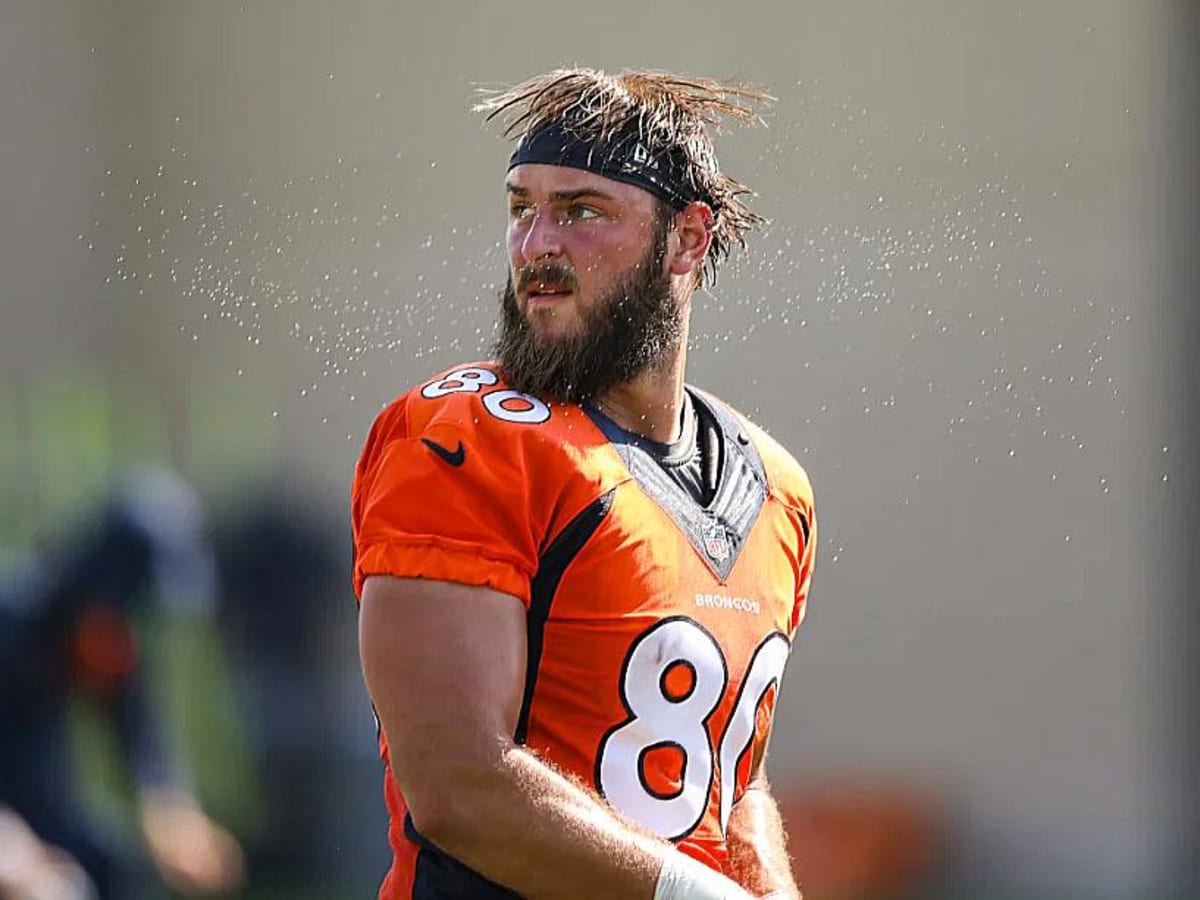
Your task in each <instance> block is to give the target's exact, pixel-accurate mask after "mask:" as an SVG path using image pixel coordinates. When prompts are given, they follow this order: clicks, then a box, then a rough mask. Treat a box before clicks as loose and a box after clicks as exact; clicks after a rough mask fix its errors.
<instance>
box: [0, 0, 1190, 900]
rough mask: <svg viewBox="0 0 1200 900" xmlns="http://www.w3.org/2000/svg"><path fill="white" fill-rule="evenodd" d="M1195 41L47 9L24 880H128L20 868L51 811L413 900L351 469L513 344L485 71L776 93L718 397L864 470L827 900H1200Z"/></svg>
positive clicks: (794, 784) (806, 720)
mask: <svg viewBox="0 0 1200 900" xmlns="http://www.w3.org/2000/svg"><path fill="white" fill-rule="evenodd" d="M1196 20H1197V12H1196V10H1195V8H1194V6H1193V5H1192V4H1190V3H1184V2H1179V3H1167V2H1157V3H1140V2H1133V0H1064V2H1060V3H1054V4H1044V3H1035V2H1010V3H1004V4H960V3H955V2H951V0H922V2H917V3H907V4H892V3H884V2H861V3H858V2H856V3H836V2H820V3H804V4H792V3H786V2H764V3H759V4H728V3H718V2H712V0H697V2H693V3H689V4H677V3H660V4H646V3H634V2H626V0H612V2H608V3H605V4H599V5H597V4H581V3H573V2H571V3H564V4H559V5H555V6H550V5H546V4H540V3H531V2H526V0H512V2H508V3H504V4H489V3H482V2H471V3H467V2H464V3H450V4H444V5H438V4H405V3H378V2H346V3H340V4H336V5H333V4H323V3H316V2H310V0H293V2H286V3H285V2H282V0H277V2H245V3H239V2H233V0H222V2H212V3H194V2H192V3H189V2H182V0H154V2H151V0H120V2H118V0H5V2H3V3H0V117H2V118H0V121H2V122H3V124H2V125H0V272H2V273H3V279H2V281H0V675H2V676H3V679H4V680H3V682H2V683H0V896H5V894H4V891H5V890H7V891H8V892H9V895H10V896H14V897H17V896H19V897H26V896H29V897H32V896H39V897H60V898H71V897H84V896H88V894H87V892H86V889H85V888H84V887H83V886H82V885H83V881H82V880H81V879H80V878H79V877H78V871H77V870H76V869H74V868H72V865H71V864H70V862H69V860H65V859H58V858H55V859H54V860H51V861H50V862H53V863H54V864H53V865H50V864H49V863H47V865H46V866H44V867H43V868H51V869H54V870H55V872H56V873H57V874H56V876H55V877H56V878H57V879H58V880H57V881H56V882H54V884H56V885H57V887H54V888H52V889H49V890H48V892H47V890H43V893H41V894H34V893H31V892H30V891H31V889H28V888H26V889H24V890H26V893H24V894H22V893H20V892H19V891H20V890H22V888H18V887H16V886H15V885H17V884H18V883H19V878H20V876H19V872H20V871H21V866H22V865H24V866H25V869H24V871H29V870H30V864H29V862H28V860H29V859H30V858H32V857H30V856H29V855H28V853H26V856H24V857H21V852H24V851H27V850H28V848H30V847H37V845H36V844H35V843H33V842H32V841H31V840H30V834H31V833H33V832H38V833H41V834H42V836H43V838H46V835H53V836H54V841H53V843H57V844H58V845H59V846H67V845H70V846H73V847H78V848H80V849H78V850H77V852H76V854H75V855H76V856H78V857H80V859H81V861H82V859H83V857H84V856H86V855H87V854H88V853H91V852H95V853H100V849H98V845H103V846H104V847H105V848H107V849H106V850H105V853H106V854H107V856H106V857H105V858H107V859H119V860H122V861H123V862H122V863H121V872H123V873H124V874H120V875H119V876H118V875H114V876H113V877H114V881H113V884H114V885H116V886H115V887H113V888H112V891H113V896H117V897H164V896H171V895H173V894H180V895H182V894H187V893H203V892H205V891H208V892H217V893H220V892H225V893H232V895H235V896H242V897H246V898H275V897H280V898H282V897H289V898H291V897H300V898H309V897H311V898H317V897H320V898H341V897H365V896H372V895H373V894H372V891H373V890H374V888H375V886H376V885H377V883H378V881H379V879H380V878H381V877H382V874H383V872H384V870H385V868H386V865H387V860H388V854H387V847H386V838H385V822H384V814H383V804H382V798H381V793H380V782H381V778H382V772H381V769H380V766H379V764H378V761H377V758H376V749H375V726H374V722H373V720H372V716H371V710H370V706H369V703H368V701H367V699H366V695H365V692H364V690H363V688H362V685H361V679H360V677H359V672H358V660H357V648H356V643H355V611H354V602H353V596H352V594H351V592H350V587H349V562H350V556H349V552H350V551H349V535H348V502H347V494H348V489H349V482H350V477H351V473H352V470H353V466H354V463H355V461H356V458H357V454H358V452H359V449H360V447H361V443H362V441H363V439H364V437H365V435H366V430H367V428H368V427H369V425H370V422H371V420H372V418H373V416H374V414H375V413H376V412H377V411H378V410H379V409H380V407H381V406H382V405H383V404H385V403H387V402H388V401H390V400H391V399H392V398H393V397H395V396H396V395H398V394H399V393H401V392H402V391H403V390H405V389H406V388H407V387H409V386H410V385H412V384H413V383H414V382H418V381H420V380H422V379H425V378H427V377H429V376H431V375H432V374H434V373H436V372H437V371H439V370H440V369H443V368H446V367H449V366H451V365H453V364H455V363H458V362H462V361H466V360H473V359H478V358H480V357H482V356H484V355H485V354H486V348H487V345H488V342H489V340H490V337H491V333H492V331H491V328H492V321H493V318H494V316H493V311H494V303H495V295H496V290H497V289H498V288H499V287H500V286H501V284H502V282H503V278H504V257H503V254H502V252H501V246H500V243H499V242H500V240H501V237H502V232H503V227H504V218H505V207H504V198H503V195H502V191H501V189H500V186H501V178H502V172H503V167H504V163H505V161H506V159H507V155H508V153H509V148H508V146H507V145H506V144H505V143H504V142H502V141H501V140H500V139H498V138H497V137H495V136H494V135H492V134H490V133H488V132H486V131H484V130H482V129H481V126H480V122H479V121H478V117H477V116H475V115H473V114H472V113H471V112H470V111H469V107H470V104H471V103H472V102H473V96H474V91H475V89H476V88H477V87H479V86H486V85H496V84H500V83H509V82H513V81H516V80H519V79H521V78H524V77H526V76H528V75H531V74H533V73H535V72H539V71H543V70H546V69H548V68H552V67H554V66H558V65H568V64H582V65H589V66H593V67H598V68H605V69H609V70H617V69H620V68H623V67H628V66H636V67H649V68H664V69H670V70H676V71H681V72H687V73H694V74H702V75H712V76H720V77H735V78H741V79H745V80H749V81H752V82H755V83H758V84H761V85H764V86H766V87H767V88H768V89H770V90H771V91H772V93H773V94H774V95H775V96H776V97H777V98H778V102H777V103H776V104H775V105H774V108H773V109H772V110H771V111H770V112H769V113H768V114H767V116H766V118H767V127H765V128H761V129H757V130H753V131H746V132H741V133H738V134H732V135H728V136H726V137H725V138H723V139H722V140H721V141H720V142H719V145H718V147H719V150H720V151H721V158H722V163H723V165H724V167H725V168H726V169H727V170H728V171H729V172H731V173H732V174H733V175H735V176H736V177H739V178H741V179H742V180H744V181H746V182H748V183H749V184H750V185H751V186H753V187H754V188H755V189H756V190H757V191H758V193H759V195H760V197H759V200H758V202H757V208H758V209H759V210H760V211H762V212H763V213H764V214H766V215H767V216H768V217H769V218H770V219H771V220H772V224H771V226H770V227H769V229H768V230H767V231H766V233H765V234H764V235H762V236H761V237H760V239H759V240H758V241H756V242H755V243H754V245H753V246H752V252H751V254H750V255H749V256H747V257H745V258H744V259H740V260H738V261H736V263H734V264H732V265H730V266H728V267H726V269H725V270H724V271H723V273H722V275H721V277H720V279H719V281H718V284H717V286H716V288H715V289H714V290H713V291H712V292H711V294H709V295H705V296H701V297H699V298H698V304H697V306H698V308H697V312H696V321H695V323H694V327H693V331H694V347H693V352H692V356H691V366H692V368H691V371H690V378H691V380H692V381H694V382H696V383H698V384H700V385H702V386H704V387H706V388H709V389H711V390H713V391H714V392H716V393H718V394H719V395H721V396H723V397H724V398H725V399H727V400H729V401H730V402H732V403H733V404H734V405H735V406H737V407H739V408H741V409H742V410H743V411H745V412H746V413H748V414H750V415H751V416H752V417H754V418H755V419H756V420H757V421H758V422H759V423H760V424H762V425H763V426H764V427H766V428H767V429H768V430H769V431H771V432H772V433H773V434H774V435H775V436H776V437H778V438H779V439H781V440H782V441H783V442H784V443H785V444H786V445H788V446H789V447H790V448H791V449H792V450H793V451H794V452H795V453H796V454H797V456H799V457H800V458H801V459H802V461H803V462H804V464H805V465H806V467H807V469H808V471H809V474H810V476H811V477H812V480H813V482H814V485H815V488H816V493H817V502H818V508H819V510H820V515H821V522H822V545H821V547H820V554H819V561H818V569H817V575H816V580H815V584H814V588H813V594H812V597H811V601H810V612H809V617H808V620H807V622H806V624H805V626H804V629H803V631H802V633H801V636H800V637H799V639H798V642H797V647H796V652H795V654H794V656H793V661H792V663H791V665H790V668H789V670H788V677H787V683H786V686H785V689H784V692H783V695H782V699H781V703H780V707H779V715H778V720H777V721H778V726H777V729H776V734H775V738H774V741H773V747H772V758H771V765H772V780H773V783H774V785H775V788H776V793H777V794H778V795H779V796H780V798H781V802H782V804H783V806H784V810H785V813H786V815H787V818H788V821H789V825H790V828H791V833H792V851H793V855H794V856H795V860H796V868H797V872H798V875H799V878H800V880H801V882H802V883H803V884H805V885H806V886H807V890H806V896H807V897H809V898H810V900H828V898H841V897H847V898H849V897H913V898H942V897H971V898H985V900H987V898H1043V897H1044V898H1051V897H1053V898H1067V897H1070V898H1162V897H1193V896H1200V878H1198V877H1197V876H1198V874H1200V873H1198V871H1197V866H1196V859H1197V855H1198V854H1197V850H1198V849H1200V848H1198V843H1200V842H1198V833H1200V829H1198V828H1197V818H1196V812H1195V810H1196V806H1197V803H1196V801H1197V800H1200V789H1198V786H1200V785H1198V776H1197V772H1198V771H1200V766H1197V764H1196V758H1197V752H1200V740H1198V737H1200V729H1198V728H1197V724H1196V721H1197V717H1196V706H1197V701H1196V694H1195V692H1194V691H1193V689H1192V688H1193V685H1194V684H1195V683H1196V678H1197V676H1198V675H1200V672H1198V671H1197V666H1196V664H1195V662H1194V661H1193V659H1194V657H1195V656H1196V654H1197V650H1200V627H1198V618H1197V613H1196V611H1195V609H1194V607H1195V603H1194V598H1193V589H1194V587H1195V584H1196V579H1195V575H1196V567H1197V563H1196V562H1195V554H1194V552H1193V548H1192V544H1193V541H1194V535H1195V534H1196V527H1197V525H1198V524H1200V522H1198V521H1197V506H1196V502H1195V501H1196V481H1195V471H1194V469H1193V468H1192V466H1191V465H1190V464H1189V463H1188V460H1189V459H1194V458H1195V437H1196V426H1197V422H1196V399H1195V398H1196V393H1195V391H1194V387H1195V382H1196V371H1197V367H1196V365H1195V363H1194V361H1193V360H1192V353H1193V352H1194V347H1195V346H1196V345H1195V339H1196V337H1197V329H1196V327H1195V325H1196V312H1195V309H1194V303H1193V294H1194V291H1193V288H1192V285H1193V284H1194V281H1193V277H1194V276H1195V275H1196V274H1200V273H1196V271H1195V269H1196V257H1197V254H1196V249H1195V247H1196V244H1195V237H1196V230H1195V227H1194V226H1195V212H1194V209H1195V204H1194V200H1195V199H1196V197H1195V195H1196V168H1195V166H1196V154H1195V147H1196V134H1195V125H1194V121H1195V119H1194V116H1193V108H1192V107H1193V105H1194V102H1195V99H1196V97H1197V85H1196V68H1195V66H1194V62H1193V60H1192V57H1193V55H1194V53H1195V49H1196V42H1195V39H1196V37H1197V36H1198V35H1200V30H1198V29H1197V21H1196ZM39 817H40V818H42V819H44V820H45V821H40V819H39ZM30 820H38V821H30ZM64 823H66V824H65V825H64ZM68 826H69V827H68ZM31 829H32V832H31ZM56 829H58V830H56ZM64 829H65V830H64ZM170 835H183V836H184V837H182V838H172V837H170ZM46 839H47V840H49V838H46ZM5 851H7V853H6V852H5ZM30 852H33V851H30ZM42 852H44V848H42V849H38V850H37V851H36V853H42ZM36 853H35V856H36ZM6 859H7V863H6ZM21 859H24V860H25V862H24V863H22V862H21ZM41 859H42V860H43V862H46V860H47V858H46V857H44V856H43V857H41ZM14 860H15V861H14ZM6 865H7V866H8V869H7V871H8V875H5V866H6ZM13 873H18V874H13ZM5 879H7V882H6V880H5ZM164 885H171V886H172V887H171V888H167V887H165V886H164Z"/></svg>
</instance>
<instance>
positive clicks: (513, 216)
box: [507, 163, 713, 441]
mask: <svg viewBox="0 0 1200 900" xmlns="http://www.w3.org/2000/svg"><path fill="white" fill-rule="evenodd" d="M507 190H508V259H509V266H510V271H511V275H512V280H513V286H514V288H515V290H516V296H517V304H518V306H519V308H520V310H521V313H522V314H523V315H524V316H526V317H527V318H528V320H529V322H530V324H531V326H532V327H533V328H534V329H535V330H536V331H537V333H538V335H539V337H541V338H543V339H546V340H553V339H554V338H555V337H558V336H566V335H570V334H572V333H574V330H575V329H578V328H579V327H580V318H579V310H581V309H586V308H587V307H588V306H589V305H590V304H593V303H595V302H597V298H600V297H603V296H604V294H605V292H606V291H608V290H610V289H611V288H612V287H613V286H614V285H615V284H617V282H618V281H619V280H620V279H621V277H622V275H624V274H625V273H626V272H628V271H629V269H630V268H631V267H633V266H635V265H636V264H637V263H638V262H639V261H640V260H641V259H642V258H643V256H644V255H645V253H646V250H647V248H648V246H649V244H650V242H651V241H652V240H653V234H654V212H655V200H654V197H653V196H652V195H651V194H650V193H648V192H647V191H644V190H642V189H641V188H639V187H635V186H634V185H629V184H625V183H624V182H620V181H614V180H613V179H610V178H605V177H604V176H602V175H597V174H596V173H594V172H588V171H585V170H582V169H572V168H568V167H565V166H551V165H544V164H541V163H527V164H524V165H520V166H516V167H515V168H513V169H512V170H511V171H510V172H509V173H508V179H507ZM712 224H713V215H712V211H711V210H710V209H709V207H708V206H707V205H706V204H704V203H699V202H695V203H691V204H689V205H688V206H686V207H685V208H684V209H683V210H682V211H680V212H679V213H677V214H676V215H675V219H674V222H673V227H672V228H671V230H670V233H669V234H668V236H667V253H666V258H665V260H664V262H663V265H664V266H665V268H666V270H667V271H668V272H669V273H670V276H671V291H672V293H673V294H674V296H675V298H676V301H677V303H678V304H679V309H680V316H681V317H682V318H683V322H682V333H683V336H684V339H683V341H682V342H681V345H680V348H679V351H678V353H677V354H676V358H675V359H674V360H668V361H666V364H665V365H664V366H663V367H662V368H661V369H660V370H657V371H654V372H649V373H647V374H646V375H644V376H642V377H640V378H638V379H636V380H635V381H633V382H630V383H626V384H623V385H620V386H619V387H617V388H616V389H614V390H613V391H611V392H609V393H608V394H607V395H606V396H604V397H600V398H597V401H598V405H599V406H600V407H601V408H602V409H604V410H605V412H606V413H607V414H608V415H609V416H610V417H611V418H613V419H614V420H615V421H616V422H617V423H618V424H619V425H621V426H623V427H625V428H627V429H629V430H631V431H636V432H639V433H641V434H644V435H646V436H647V437H650V438H652V439H654V440H659V441H668V440H672V439H673V438H674V437H675V436H676V431H677V428H678V423H679V411H680V407H681V404H682V401H683V370H684V357H685V356H686V346H687V319H688V314H689V312H690V309H691V296H692V293H693V291H694V290H695V275H696V272H697V271H698V269H699V267H700V266H701V265H703V262H704V257H705V254H706V253H707V252H708V247H709V244H710V242H711V240H712ZM546 264H550V265H556V266H561V267H564V269H565V272H566V273H569V274H568V275H567V276H566V277H563V278H561V279H560V280H555V281H546V280H539V279H537V278H534V279H532V280H531V279H528V278H524V277H523V272H524V271H526V269H527V267H537V266H541V265H546Z"/></svg>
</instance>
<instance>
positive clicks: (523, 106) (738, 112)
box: [475, 68, 773, 285]
mask: <svg viewBox="0 0 1200 900" xmlns="http://www.w3.org/2000/svg"><path fill="white" fill-rule="evenodd" d="M482 93H483V94H484V95H485V99H483V100H482V101H481V102H479V103H478V104H477V105H476V107H475V109H476V111H477V112H482V113H484V114H485V115H486V117H487V121H488V122H492V121H493V120H496V119H499V120H500V121H501V122H502V123H503V130H502V134H503V135H504V137H507V138H514V139H525V138H527V137H529V136H530V135H536V134H537V133H538V132H540V131H542V130H543V129H545V128H546V127H547V126H552V125H557V124H560V123H564V122H566V123H569V127H570V130H571V131H572V132H573V133H574V134H575V135H577V136H578V137H580V138H581V139H583V140H590V141H593V142H595V143H597V144H602V143H606V142H611V140H612V139H613V135H626V134H634V135H636V136H637V140H638V141H639V142H640V143H641V144H643V145H644V146H645V147H646V149H647V150H648V151H649V152H650V153H651V154H654V155H656V156H657V155H662V156H667V155H670V156H672V157H674V158H677V159H679V160H680V161H681V176H682V178H683V181H684V182H685V184H686V186H687V187H688V188H689V191H690V193H691V194H693V195H694V196H696V197H700V198H703V200H704V201H705V202H707V203H708V205H709V206H710V207H711V208H712V211H713V216H714V221H713V231H712V243H711V245H710V246H709V249H708V255H707V257H706V258H705V261H704V266H703V269H702V271H700V272H698V273H697V275H698V277H697V284H703V283H705V282H707V283H708V284H709V285H711V284H713V283H714V282H715V280H716V276H717V267H718V265H719V264H720V262H721V261H722V260H724V259H726V258H727V257H728V256H729V254H730V251H731V250H732V248H733V246H734V244H737V245H738V246H739V247H741V248H742V250H743V251H744V250H745V249H746V235H747V234H749V233H750V232H751V231H753V230H755V229H757V228H759V227H761V226H762V225H763V224H765V221H766V220H765V219H763V217H762V216H760V215H759V214H758V213H756V212H754V211H752V210H751V209H750V208H749V207H747V206H746V204H745V203H743V202H742V199H741V198H742V197H744V196H746V195H751V194H752V193H753V192H752V191H751V190H750V188H748V187H747V186H746V185H744V184H742V183H741V182H740V181H737V180H735V179H733V178H731V177H730V176H728V175H726V174H725V173H724V172H722V171H721V169H720V166H719V165H718V164H717V155H716V150H715V149H714V147H713V142H712V136H711V134H710V131H720V130H721V127H722V124H723V123H724V121H726V120H732V121H734V122H738V123H743V124H753V123H761V121H762V120H761V118H760V117H759V115H758V113H757V112H756V111H755V110H756V107H760V106H763V105H765V104H766V103H768V102H770V101H771V100H772V99H773V98H772V97H770V96H769V95H767V94H766V93H764V92H763V91H762V90H760V89H759V88H756V87H754V86H752V85H747V84H740V83H734V82H720V81H715V80H712V79H707V78H690V77H685V76H679V75H672V74H669V73H666V72H649V71H631V70H626V71H623V72H621V73H619V74H616V75H608V74H605V73H604V72H602V71H598V70H594V69H582V68H574V69H555V70H554V71H552V72H547V73H546V74H544V75H538V76H536V77H534V78H530V79H528V80H527V81H523V82H521V83H520V84H517V85H514V86H512V87H509V88H503V89H496V90H486V89H485V90H484V91H483V92H482Z"/></svg>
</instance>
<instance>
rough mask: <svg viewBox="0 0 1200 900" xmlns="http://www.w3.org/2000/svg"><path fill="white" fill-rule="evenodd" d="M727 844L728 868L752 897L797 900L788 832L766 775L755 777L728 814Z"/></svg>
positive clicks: (797, 888) (798, 896)
mask: <svg viewBox="0 0 1200 900" xmlns="http://www.w3.org/2000/svg"><path fill="white" fill-rule="evenodd" d="M726 842H727V844H728V847H729V866H728V872H729V875H730V877H731V878H733V879H734V880H735V881H736V882H737V883H738V884H740V885H741V886H742V887H744V888H745V889H746V890H748V891H749V892H750V893H751V894H753V895H754V896H755V897H765V896H768V895H770V896H772V897H775V896H778V897H779V898H780V900H783V898H787V900H800V888H799V887H797V886H796V881H795V879H794V878H793V877H792V867H791V863H790V861H789V859H788V852H787V836H786V835H785V833H784V830H783V821H782V819H780V817H779V808H778V807H777V806H776V805H775V798H774V797H772V796H771V790H770V787H769V786H768V784H767V781H766V778H765V777H761V776H760V777H758V778H754V779H752V780H751V781H750V784H749V785H748V786H747V788H746V792H745V793H744V794H742V796H741V797H740V798H738V801H737V802H736V803H735V804H734V805H733V812H732V813H731V814H730V816H729V828H728V830H727V834H726Z"/></svg>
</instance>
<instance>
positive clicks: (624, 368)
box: [494, 233, 683, 403]
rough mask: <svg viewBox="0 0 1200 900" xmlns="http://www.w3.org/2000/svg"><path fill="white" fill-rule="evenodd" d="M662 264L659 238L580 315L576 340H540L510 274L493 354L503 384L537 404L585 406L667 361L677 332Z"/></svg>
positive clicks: (673, 303)
mask: <svg viewBox="0 0 1200 900" xmlns="http://www.w3.org/2000/svg"><path fill="white" fill-rule="evenodd" d="M665 257H666V234H665V233H663V234H661V235H656V237H655V240H654V241H653V243H652V245H651V246H650V247H649V248H648V250H647V252H646V255H645V256H644V257H643V258H642V259H641V260H640V261H639V262H638V264H637V265H636V266H634V267H633V268H632V269H630V270H629V271H628V272H627V273H626V274H625V275H624V276H622V278H621V280H620V281H619V282H618V283H617V284H616V285H614V286H613V288H612V289H611V290H610V291H608V292H607V293H606V294H604V295H603V296H602V297H599V298H598V299H597V301H596V302H595V303H593V304H591V305H590V306H589V307H587V308H585V309H582V310H581V311H580V327H579V330H578V331H577V333H575V334H571V335H567V336H563V337H552V338H545V337H540V336H539V335H538V334H537V333H536V332H535V331H534V329H533V328H531V327H530V325H529V321H528V320H527V319H526V318H525V317H524V316H523V315H522V314H521V311H520V309H519V307H518V306H517V296H516V291H515V290H514V288H513V281H512V276H511V274H510V275H509V278H508V284H507V285H506V286H505V288H504V290H503V291H502V292H501V294H500V333H499V336H498V337H497V339H496V344H495V348H494V354H495V358H496V359H497V360H498V361H499V363H500V366H501V368H502V369H503V370H504V376H505V379H506V380H507V381H508V383H509V384H510V385H511V386H512V387H513V388H515V389H516V390H518V391H521V392H522V393H526V394H532V395H534V396H537V397H542V398H546V399H552V400H558V401H560V402H563V403H587V402H588V401H590V400H592V399H594V398H596V397H598V396H600V395H602V394H604V393H606V392H607V391H609V390H610V389H612V388H614V387H616V386H617V385H619V384H623V383H625V382H628V381H631V380H633V379H635V378H637V377H639V376H641V375H644V374H646V373H647V372H651V371H654V370H656V369H658V368H659V367H661V366H662V365H663V364H664V363H666V362H668V361H669V360H670V359H672V358H673V357H674V354H675V352H676V351H677V350H678V349H679V344H680V340H681V338H682V333H683V329H682V323H681V322H680V318H679V304H678V303H676V301H675V298H674V296H673V295H672V294H671V276H670V275H669V274H668V273H667V272H666V271H665V270H664V267H663V261H664V259H665Z"/></svg>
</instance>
